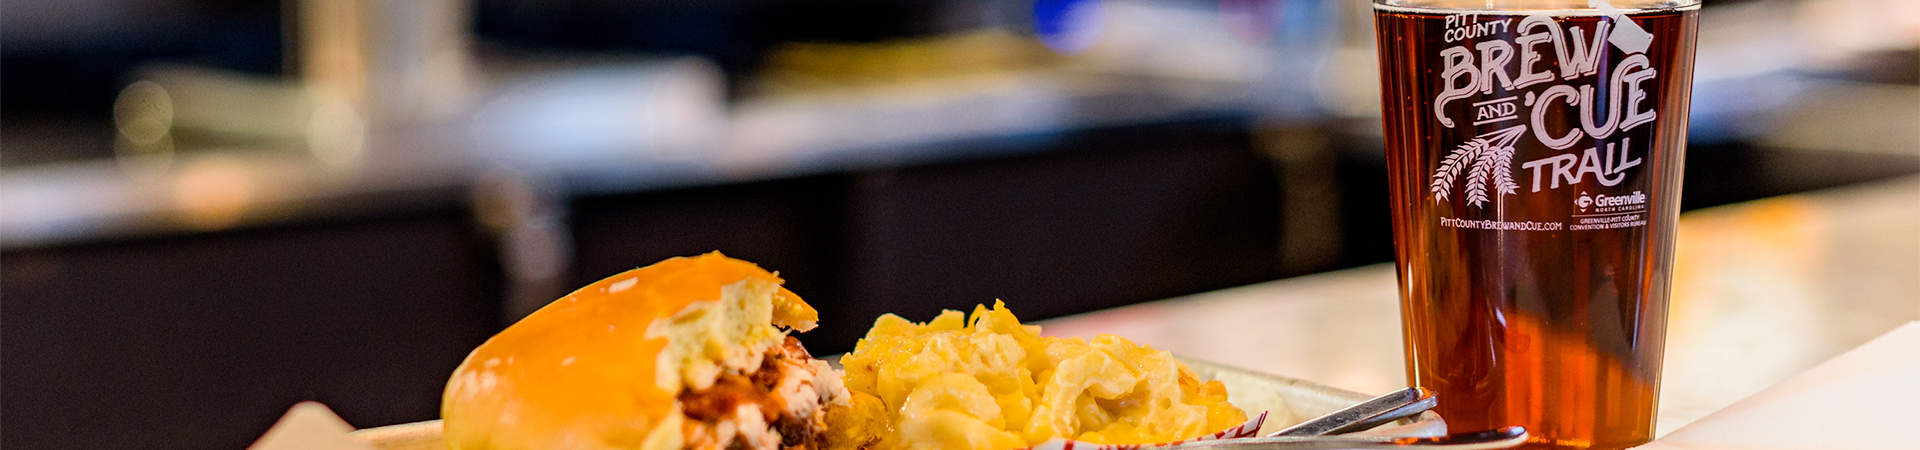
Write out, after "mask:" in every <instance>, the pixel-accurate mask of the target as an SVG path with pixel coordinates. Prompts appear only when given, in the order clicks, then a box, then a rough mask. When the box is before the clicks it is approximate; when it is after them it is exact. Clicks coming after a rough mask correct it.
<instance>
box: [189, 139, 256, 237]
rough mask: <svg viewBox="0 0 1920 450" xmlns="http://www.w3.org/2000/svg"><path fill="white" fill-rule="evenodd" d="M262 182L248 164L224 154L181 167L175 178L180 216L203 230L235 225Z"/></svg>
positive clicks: (190, 224)
mask: <svg viewBox="0 0 1920 450" xmlns="http://www.w3.org/2000/svg"><path fill="white" fill-rule="evenodd" d="M259 188H260V186H259V182H258V180H256V179H255V177H254V176H253V174H252V173H249V171H248V168H247V166H246V165H245V164H243V163H241V162H239V161H235V160H232V159H228V158H224V157H209V158H205V159H200V160H197V161H193V162H192V163H189V164H187V165H186V166H185V167H182V168H181V170H180V173H179V175H178V176H176V177H175V178H174V179H173V185H172V193H173V202H174V206H176V207H177V208H178V214H179V219H180V220H181V221H182V222H185V223H186V224H187V225H189V226H193V227H196V228H200V229H217V228H223V227H226V226H228V225H232V224H233V223H234V222H236V221H238V220H239V219H240V217H241V215H242V213H244V212H246V210H247V208H248V206H249V205H251V204H252V203H253V200H254V199H255V198H256V197H257V196H258V194H259Z"/></svg>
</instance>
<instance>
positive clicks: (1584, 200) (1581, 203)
mask: <svg viewBox="0 0 1920 450" xmlns="http://www.w3.org/2000/svg"><path fill="white" fill-rule="evenodd" d="M1573 205H1574V206H1578V207H1580V212H1587V207H1588V206H1593V197H1588V196H1587V192H1586V191H1580V198H1578V199H1574V200H1573Z"/></svg>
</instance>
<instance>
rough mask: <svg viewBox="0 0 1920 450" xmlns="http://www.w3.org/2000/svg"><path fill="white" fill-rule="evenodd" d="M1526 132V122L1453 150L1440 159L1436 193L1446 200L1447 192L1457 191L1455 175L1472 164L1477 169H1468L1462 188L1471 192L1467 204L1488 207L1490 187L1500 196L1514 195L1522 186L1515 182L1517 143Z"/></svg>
mask: <svg viewBox="0 0 1920 450" xmlns="http://www.w3.org/2000/svg"><path fill="white" fill-rule="evenodd" d="M1526 132H1527V126H1526V125H1515V126H1512V127H1507V128H1505V129H1501V130H1496V131H1493V132H1489V133H1487V134H1482V135H1480V136H1479V137H1476V138H1474V139H1473V140H1471V141H1467V142H1466V143H1464V144H1460V146H1459V147H1454V149H1453V153H1448V154H1447V157H1446V159H1442V160H1440V167H1439V168H1437V169H1434V170H1433V183H1432V184H1431V185H1430V186H1429V188H1430V189H1431V190H1432V191H1433V196H1434V197H1436V198H1438V199H1439V200H1446V199H1447V193H1448V192H1449V191H1452V190H1453V179H1454V177H1458V176H1460V171H1461V170H1463V169H1466V168H1467V166H1468V165H1469V164H1471V165H1472V166H1473V168H1472V169H1466V172H1467V183H1466V186H1464V187H1463V188H1462V189H1464V190H1466V191H1467V204H1470V205H1473V206H1479V207H1483V208H1484V207H1486V203H1487V200H1488V199H1487V190H1488V188H1489V187H1491V188H1492V190H1493V191H1494V192H1498V193H1499V195H1513V193H1514V191H1515V190H1517V189H1519V188H1520V185H1518V184H1515V183H1514V182H1513V144H1514V142H1515V141H1519V140H1520V135H1521V134H1524V133H1526Z"/></svg>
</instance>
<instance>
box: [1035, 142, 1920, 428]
mask: <svg viewBox="0 0 1920 450" xmlns="http://www.w3.org/2000/svg"><path fill="white" fill-rule="evenodd" d="M1678 239H1679V243H1678V246H1679V247H1678V250H1677V251H1678V256H1677V257H1676V258H1677V262H1676V267H1675V271H1674V273H1675V275H1674V278H1675V279H1674V292H1673V300H1672V301H1673V304H1672V305H1671V319H1670V320H1671V321H1670V322H1669V324H1668V328H1667V329H1668V334H1667V336H1668V341H1667V355H1666V363H1665V364H1666V368H1665V374H1664V375H1663V377H1662V380H1661V384H1662V386H1661V399H1660V410H1659V411H1660V412H1659V418H1658V425H1657V426H1658V430H1659V433H1660V434H1664V433H1666V432H1667V431H1671V430H1673V429H1676V428H1679V427H1680V426H1682V425H1685V424H1687V423H1690V422H1692V421H1694V420H1697V419H1699V418H1700V417H1703V416H1705V415H1707V414H1709V413H1711V412H1713V411H1715V410H1718V409H1720V408H1722V407H1725V406H1726V405H1729V404H1731V403H1733V402H1734V401H1737V400H1739V399H1741V398H1744V397H1746V396H1748V395H1752V394H1753V393H1755V392H1758V391H1759V390H1760V389H1762V388H1765V387H1766V386H1769V385H1772V384H1773V383H1775V382H1778V381H1780V380H1783V379H1785V378H1787V377H1788V376H1791V375H1793V374H1795V373H1798V372H1800V371H1802V370H1805V369H1807V368H1810V367H1812V366H1813V365H1815V364H1818V363H1819V362H1821V361H1824V360H1826V359H1827V358H1830V357H1833V356H1835V355H1838V354H1839V353H1841V352H1844V351H1846V350H1848V349H1851V348H1853V347H1854V346H1857V345H1860V344H1861V343H1864V342H1866V341H1868V340H1870V339H1872V338H1873V337H1875V336H1878V335H1880V334H1881V333H1884V332H1886V331H1888V330H1891V329H1893V328H1894V327H1896V326H1898V325H1900V324H1903V323H1906V322H1908V321H1911V320H1920V178H1913V177H1909V178H1903V179H1898V180H1892V181H1886V182H1878V183H1872V184H1867V185H1860V186H1854V187H1846V188H1840V189H1832V190H1826V191H1819V192H1813V193H1807V194H1797V195H1790V196H1784V197H1777V198H1772V199H1766V200H1760V201H1755V202H1750V203H1744V204H1737V205H1732V206H1725V207H1719V208H1711V209H1706V210H1700V211H1696V212H1691V213H1687V214H1683V215H1682V217H1681V226H1680V231H1679V238H1678ZM1395 286H1396V281H1395V278H1394V273H1393V267H1392V266H1391V265H1376V266H1369V267H1362V268H1358V269H1351V270H1344V271H1338V272H1330V273H1325V274H1320V275H1312V276H1306V277H1300V278H1294V279H1287V280H1280V281H1274V282H1268V283H1261V284H1256V285H1251V286H1245V287H1240V288H1233V289H1227V290H1222V291H1217V292H1211V293H1205V294H1198V295H1193V296H1189V297H1181V298H1176V299H1170V300H1166V301H1160V302H1154V303H1147V304H1140V305H1135V306H1128V307H1122V308H1117V309H1112V310H1107V311H1101V312H1095V313H1089V314H1084V315H1079V316H1072V317H1067V318H1061V319H1055V320H1050V321H1045V322H1043V323H1042V324H1041V325H1043V326H1044V327H1045V328H1044V329H1045V332H1046V333H1047V334H1051V335H1063V336H1071V335H1080V336H1091V335H1094V334H1099V333H1112V334H1118V335H1121V336H1125V337H1127V338H1128V339H1132V340H1134V341H1137V342H1141V343H1145V344H1149V345H1153V346H1154V347H1155V348H1160V349H1164V350H1171V351H1173V352H1176V353H1180V354H1185V355H1191V356H1193V357H1195V358H1202V359H1209V360H1215V361H1222V362H1224V363H1227V364H1233V365H1236V366H1241V367H1247V368H1250V369H1254V370H1260V371H1266V372H1271V373H1278V374H1285V375H1288V376H1294V377H1300V378H1304V379H1308V380H1315V381H1319V382H1323V383H1327V384H1328V385H1331V386H1334V387H1339V388H1344V389H1350V390H1355V391H1360V392H1385V391H1388V390H1392V389H1395V388H1398V387H1400V386H1403V385H1404V383H1405V382H1406V378H1405V366H1404V363H1403V360H1402V358H1401V343H1400V321H1399V297H1398V294H1397V291H1396V288H1395ZM1442 401H1445V399H1442Z"/></svg>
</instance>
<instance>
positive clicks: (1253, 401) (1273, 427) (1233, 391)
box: [354, 356, 1447, 450]
mask: <svg viewBox="0 0 1920 450" xmlns="http://www.w3.org/2000/svg"><path fill="white" fill-rule="evenodd" d="M1175 358H1176V359H1179V360H1180V362H1182V363H1185V364H1186V365H1187V367H1189V368H1191V369H1193V372H1194V373H1195V374H1197V375H1199V376H1200V378H1201V379H1206V380H1218V381H1220V383H1221V384H1224V385H1226V386H1227V398H1228V400H1229V401H1232V402H1233V404H1234V406H1238V407H1240V409H1243V410H1246V411H1247V414H1248V415H1254V414H1259V413H1260V411H1266V412H1267V420H1266V423H1265V424H1263V425H1262V426H1261V427H1260V434H1263V435H1264V434H1267V433H1272V432H1274V431H1278V430H1280V429H1282V428H1286V427H1288V426H1292V425H1294V424H1297V423H1300V422H1303V421H1306V420H1307V419H1312V418H1315V417H1319V416H1321V415H1324V414H1327V413H1330V412H1334V411H1336V410H1339V409H1341V408H1345V407H1348V406H1353V405H1355V404H1358V403H1360V402H1364V401H1367V399H1369V398H1372V396H1370V395H1367V394H1361V393H1358V392H1353V391H1348V390H1343V389H1339V388H1334V387H1331V386H1327V385H1323V384H1319V383H1314V382H1311V381H1306V380H1301V379H1295V378H1288V377H1283V376H1279V375H1272V374H1265V373H1260V372H1255V371H1251V370H1246V369H1241V368H1236V367H1231V366H1227V365H1222V364H1217V363H1211V362H1206V361H1201V360H1196V359H1193V358H1186V357H1180V356H1175ZM824 359H826V360H828V361H832V362H835V363H836V364H835V365H836V366H837V365H838V364H837V363H838V362H839V360H840V358H839V357H838V356H829V357H826V358H824ZM1383 428H1384V429H1380V430H1373V431H1371V432H1366V433H1367V434H1384V435H1392V436H1438V435H1442V434H1446V430H1447V426H1446V423H1445V422H1442V421H1441V420H1440V418H1439V416H1437V415H1434V414H1433V413H1431V412H1429V413H1425V414H1422V415H1421V416H1419V417H1418V418H1417V419H1413V420H1406V421H1402V422H1401V423H1399V424H1396V425H1389V426H1387V427H1383ZM354 435H355V436H356V437H359V438H360V439H361V440H363V441H365V442H367V443H369V444H372V445H373V447H374V448H377V449H381V450H446V448H447V447H446V443H445V442H443V441H442V440H441V438H440V421H438V420H432V421H426V422H415V423H409V424H401V425H393V426H386V427H379V428H369V429H365V430H360V431H356V432H354Z"/></svg>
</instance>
